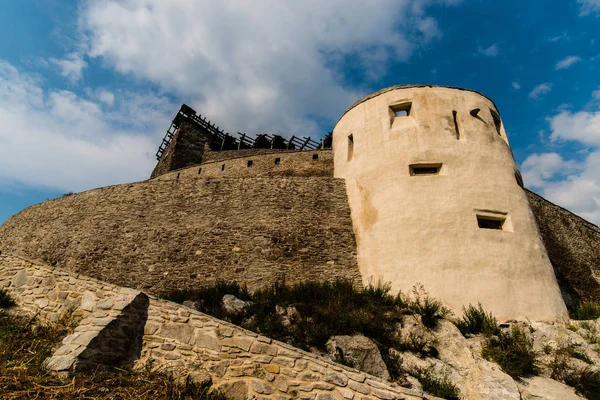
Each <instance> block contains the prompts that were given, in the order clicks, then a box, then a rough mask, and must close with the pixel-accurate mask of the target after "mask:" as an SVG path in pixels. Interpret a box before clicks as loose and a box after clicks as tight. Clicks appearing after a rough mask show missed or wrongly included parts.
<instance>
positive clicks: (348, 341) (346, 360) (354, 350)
mask: <svg viewBox="0 0 600 400" xmlns="http://www.w3.org/2000/svg"><path fill="white" fill-rule="evenodd" d="M326 346H327V354H328V355H329V357H330V358H331V359H332V360H333V361H337V362H341V363H343V364H346V365H350V366H352V367H354V368H356V369H359V370H361V371H364V372H367V373H369V374H371V375H375V376H377V377H379V378H383V379H387V380H389V379H390V374H389V372H388V370H387V367H386V366H385V363H384V362H383V358H381V353H380V352H379V349H378V348H377V345H376V344H375V343H373V342H372V341H371V340H370V339H369V338H367V337H365V336H363V335H353V336H332V337H331V338H329V340H328V341H327V344H326Z"/></svg>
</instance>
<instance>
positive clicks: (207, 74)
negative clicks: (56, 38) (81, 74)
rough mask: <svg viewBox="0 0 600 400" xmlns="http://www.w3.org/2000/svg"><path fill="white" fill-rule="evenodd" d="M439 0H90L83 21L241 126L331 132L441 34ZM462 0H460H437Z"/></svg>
mask: <svg viewBox="0 0 600 400" xmlns="http://www.w3.org/2000/svg"><path fill="white" fill-rule="evenodd" d="M434 2H436V1H434V0H382V1H380V2H377V3H375V4H374V3H371V2H364V1H359V0H355V1H348V0H330V1H318V0H306V1H296V2H281V1H278V0H257V1H252V2H244V1H234V0H223V1H220V2H211V1H196V0H172V1H169V2H166V1H162V0H129V1H126V2H122V1H115V0H102V1H100V0H97V1H94V0H92V1H90V2H88V3H87V6H86V7H85V8H84V9H83V11H82V15H81V26H82V28H83V30H84V32H85V34H86V38H87V39H86V45H85V46H84V47H87V48H88V49H89V51H88V52H87V55H88V56H90V57H102V58H103V61H104V62H105V63H106V65H109V66H111V67H113V68H115V69H116V70H117V71H119V72H121V73H125V74H131V75H133V76H135V77H137V78H140V79H148V80H150V81H151V82H153V83H156V84H158V85H159V86H160V87H161V88H162V89H164V90H166V91H169V92H172V93H175V94H177V95H179V96H181V97H184V98H187V99H189V101H190V103H191V104H190V105H192V106H193V107H194V108H196V109H197V111H199V112H201V113H202V114H204V115H207V116H209V117H210V118H211V120H213V121H215V122H217V123H218V124H220V125H222V126H224V128H225V129H226V130H228V131H230V132H232V133H235V132H237V131H243V130H245V131H247V132H248V133H256V132H260V131H270V132H285V133H287V134H288V135H291V134H314V135H316V134H322V133H324V132H320V131H319V128H318V125H317V123H316V122H314V121H316V120H319V119H321V120H322V119H323V118H324V119H328V120H331V121H335V119H336V118H337V117H338V116H339V115H340V114H341V112H342V111H343V110H344V109H345V107H347V106H349V105H350V104H351V103H352V102H354V101H355V100H356V99H357V98H359V97H360V96H361V95H363V94H365V93H364V92H363V91H361V90H357V89H354V88H349V87H347V86H345V85H344V84H343V83H342V82H343V81H344V77H343V72H344V70H345V67H346V66H347V65H348V62H351V63H352V65H353V66H354V67H355V70H356V71H360V72H362V73H363V74H364V75H365V77H366V78H367V79H375V78H377V77H378V76H380V75H381V74H382V73H384V72H385V71H386V66H387V65H389V62H390V61H392V60H394V61H406V60H408V59H409V58H410V56H411V55H412V54H413V52H414V51H415V50H417V49H418V48H419V46H421V45H422V44H424V43H427V42H428V41H430V40H433V39H435V38H437V37H439V36H440V35H441V32H440V31H439V28H438V26H437V23H436V21H435V20H434V19H433V18H431V17H430V16H428V15H427V13H426V11H427V5H428V4H430V3H434ZM437 3H440V4H446V5H449V4H453V3H456V1H447V0H446V1H437Z"/></svg>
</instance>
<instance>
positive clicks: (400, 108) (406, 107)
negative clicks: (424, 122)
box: [390, 103, 412, 118]
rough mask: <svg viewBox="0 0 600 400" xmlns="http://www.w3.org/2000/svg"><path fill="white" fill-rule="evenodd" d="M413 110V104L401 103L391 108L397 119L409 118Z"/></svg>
mask: <svg viewBox="0 0 600 400" xmlns="http://www.w3.org/2000/svg"><path fill="white" fill-rule="evenodd" d="M411 108H412V103H401V104H395V105H392V106H390V110H392V113H393V114H394V117H395V118H398V117H408V116H409V115H410V109H411Z"/></svg>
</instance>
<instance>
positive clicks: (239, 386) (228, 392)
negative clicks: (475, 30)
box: [218, 381, 248, 400]
mask: <svg viewBox="0 0 600 400" xmlns="http://www.w3.org/2000/svg"><path fill="white" fill-rule="evenodd" d="M218 389H219V390H221V392H222V393H223V394H224V395H225V397H227V398H229V399H234V400H246V399H247V398H248V383H246V382H244V381H236V382H225V383H223V384H221V386H219V387H218Z"/></svg>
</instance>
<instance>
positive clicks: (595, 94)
mask: <svg viewBox="0 0 600 400" xmlns="http://www.w3.org/2000/svg"><path fill="white" fill-rule="evenodd" d="M592 97H593V98H594V99H596V100H600V87H598V90H594V91H593V92H592Z"/></svg>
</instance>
